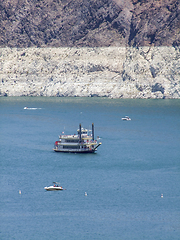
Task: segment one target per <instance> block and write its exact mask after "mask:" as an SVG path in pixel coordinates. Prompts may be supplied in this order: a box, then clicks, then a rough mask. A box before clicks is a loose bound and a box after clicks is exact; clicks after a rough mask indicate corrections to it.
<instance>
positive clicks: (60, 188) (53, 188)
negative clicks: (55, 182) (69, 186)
mask: <svg viewBox="0 0 180 240" xmlns="http://www.w3.org/2000/svg"><path fill="white" fill-rule="evenodd" d="M44 189H45V190H47V191H62V190H63V188H62V187H53V186H51V187H45V188H44Z"/></svg>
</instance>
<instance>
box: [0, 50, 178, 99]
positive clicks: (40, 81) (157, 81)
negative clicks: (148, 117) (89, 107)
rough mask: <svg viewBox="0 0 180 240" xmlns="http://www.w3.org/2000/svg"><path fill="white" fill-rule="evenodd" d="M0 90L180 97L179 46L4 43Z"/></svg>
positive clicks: (10, 93)
mask: <svg viewBox="0 0 180 240" xmlns="http://www.w3.org/2000/svg"><path fill="white" fill-rule="evenodd" d="M0 64H1V65H0V66H1V70H0V96H73V97H75V96H80V97H84V96H100V97H110V98H180V48H179V47H139V48H133V47H102V48H66V47H65V48H1V49H0Z"/></svg>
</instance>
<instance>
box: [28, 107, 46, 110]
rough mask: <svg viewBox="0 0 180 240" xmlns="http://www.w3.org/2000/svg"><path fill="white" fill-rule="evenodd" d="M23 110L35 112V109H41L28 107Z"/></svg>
mask: <svg viewBox="0 0 180 240" xmlns="http://www.w3.org/2000/svg"><path fill="white" fill-rule="evenodd" d="M24 109H25V110H37V109H42V108H30V107H24Z"/></svg>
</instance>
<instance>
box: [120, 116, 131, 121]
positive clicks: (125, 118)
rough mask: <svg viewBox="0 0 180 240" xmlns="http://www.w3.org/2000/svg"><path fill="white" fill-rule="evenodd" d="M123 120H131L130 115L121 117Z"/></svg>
mask: <svg viewBox="0 0 180 240" xmlns="http://www.w3.org/2000/svg"><path fill="white" fill-rule="evenodd" d="M121 119H122V120H123V121H131V118H130V117H128V116H125V117H123V118H121Z"/></svg>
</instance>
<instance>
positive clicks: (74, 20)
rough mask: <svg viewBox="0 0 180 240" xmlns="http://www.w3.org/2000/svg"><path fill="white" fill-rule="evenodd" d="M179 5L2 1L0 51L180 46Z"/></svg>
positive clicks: (122, 0) (164, 1)
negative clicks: (17, 48)
mask: <svg viewBox="0 0 180 240" xmlns="http://www.w3.org/2000/svg"><path fill="white" fill-rule="evenodd" d="M179 44H180V1H177V0H98V1H97V0H76V1H71V0H41V1H39V0H33V1H32V0H3V1H0V46H1V47H6V46H8V47H21V48H22V47H25V48H26V47H33V46H36V47H46V46H48V47H105V46H106V47H107V46H118V47H119V46H152V45H154V46H179Z"/></svg>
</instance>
